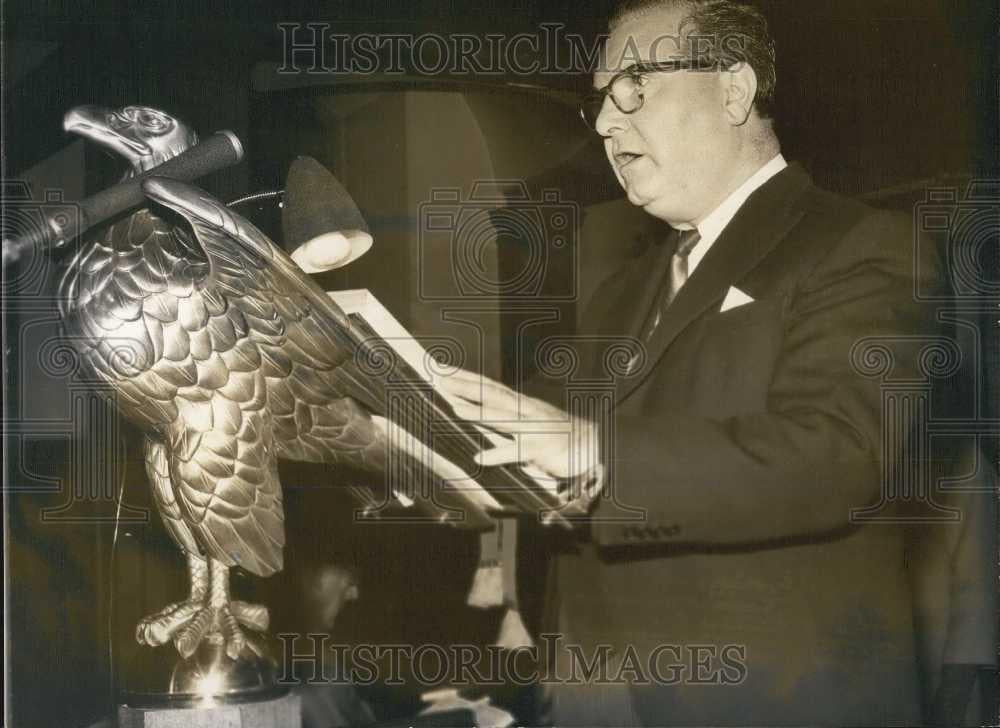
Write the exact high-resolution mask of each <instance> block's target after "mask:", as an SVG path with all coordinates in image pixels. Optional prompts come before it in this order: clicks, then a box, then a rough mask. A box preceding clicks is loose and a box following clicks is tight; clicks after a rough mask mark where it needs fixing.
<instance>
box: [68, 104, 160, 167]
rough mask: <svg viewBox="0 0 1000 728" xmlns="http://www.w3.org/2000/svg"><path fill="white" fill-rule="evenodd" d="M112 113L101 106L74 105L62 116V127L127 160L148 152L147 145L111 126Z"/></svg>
mask: <svg viewBox="0 0 1000 728" xmlns="http://www.w3.org/2000/svg"><path fill="white" fill-rule="evenodd" d="M114 115H115V112H114V111H112V110H111V109H106V108H104V107H103V106H93V105H90V104H87V105H84V106H76V107H74V108H72V109H70V110H69V111H67V112H66V116H64V117H63V129H64V130H65V131H67V132H70V133H72V134H78V135H79V136H82V137H83V138H84V139H89V140H91V141H93V142H97V143H98V144H100V145H102V146H104V147H106V148H108V149H109V150H110V151H112V152H114V153H116V154H119V155H121V156H122V157H125V158H126V159H128V160H129V161H132V160H134V159H135V158H136V157H140V156H143V155H146V154H149V153H150V151H151V150H150V148H149V146H148V145H146V144H143V143H142V142H140V141H138V140H136V139H132V138H131V137H130V136H128V135H126V134H123V133H121V132H119V131H117V130H115V129H113V128H111V125H110V119H112V118H113V117H114Z"/></svg>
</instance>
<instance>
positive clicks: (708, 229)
mask: <svg viewBox="0 0 1000 728" xmlns="http://www.w3.org/2000/svg"><path fill="white" fill-rule="evenodd" d="M787 166H788V162H786V161H785V158H784V156H782V155H781V154H780V153H779V154H777V155H775V157H774V158H773V159H771V160H770V161H769V162H767V163H766V164H765V165H764V166H763V167H761V168H760V169H758V170H757V171H756V172H754V173H753V174H752V175H751V176H750V177H749V178H748V179H747V180H746V182H744V183H743V184H742V185H740V186H739V187H737V188H736V190H734V191H733V193H732V194H730V195H729V197H727V198H726V199H725V200H723V201H722V204H720V205H719V206H718V207H716V208H715V209H714V210H712V212H711V213H709V214H708V216H706V217H705V219H704V220H702V221H701V224H700V225H698V234H699V235H700V236H701V240H699V241H698V244H697V245H696V246H695V247H694V249H693V250H692V251H691V254H690V255H689V256H688V271H689V272H692V273H693V272H694V269H695V268H696V267H697V266H698V263H700V262H701V259H702V258H703V257H705V254H706V253H707V252H708V249H709V248H710V247H711V246H712V243H714V242H715V240H716V238H718V237H719V235H721V234H722V231H723V230H724V229H725V227H726V225H728V224H729V222H730V221H731V220H732V219H733V217H734V216H735V215H736V213H737V212H738V211H739V209H740V208H741V207H742V206H743V203H744V202H746V201H747V198H748V197H750V195H752V194H753V193H754V191H755V190H756V189H757V188H758V187H760V186H761V185H763V184H764V183H765V182H767V181H768V180H769V179H771V178H772V177H773V176H774V175H776V174H778V172H780V171H781V170H783V169H784V168H785V167H787ZM678 227H680V226H678ZM689 229H690V228H689Z"/></svg>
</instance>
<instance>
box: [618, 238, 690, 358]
mask: <svg viewBox="0 0 1000 728" xmlns="http://www.w3.org/2000/svg"><path fill="white" fill-rule="evenodd" d="M699 240H701V236H700V235H699V234H698V231H697V230H685V231H683V232H682V233H680V235H679V236H678V238H677V247H676V248H675V249H674V254H673V255H672V256H671V257H670V269H669V271H668V272H667V276H666V280H665V281H664V283H663V285H662V286H661V287H660V292H659V293H658V294H657V295H656V301H655V303H654V304H653V308H652V310H650V312H649V316H647V317H646V323H645V324H643V327H642V331H641V332H640V334H639V340H640V341H641V342H642V344H643V346H648V345H649V342H650V341H652V339H653V334H655V333H656V329H657V327H658V326H659V325H660V321H661V319H662V318H663V312H664V311H666V310H667V306H669V305H670V304H671V303H673V301H674V299H675V298H676V297H677V293H678V292H679V291H680V290H681V286H683V285H684V284H685V283H686V282H687V279H688V256H689V255H690V254H691V251H692V250H694V247H695V246H696V245H697V244H698V241H699ZM638 359H639V356H638V355H636V356H634V357H632V359H631V360H630V361H629V365H628V368H629V371H631V370H632V369H633V368H634V367H635V365H636V364H637V363H638Z"/></svg>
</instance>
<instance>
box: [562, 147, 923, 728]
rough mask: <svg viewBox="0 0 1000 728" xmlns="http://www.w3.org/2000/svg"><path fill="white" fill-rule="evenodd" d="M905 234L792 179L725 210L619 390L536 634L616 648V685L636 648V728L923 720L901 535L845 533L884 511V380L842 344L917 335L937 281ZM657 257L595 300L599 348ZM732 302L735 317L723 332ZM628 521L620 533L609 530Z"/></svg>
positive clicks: (893, 372)
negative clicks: (609, 432) (734, 295)
mask: <svg viewBox="0 0 1000 728" xmlns="http://www.w3.org/2000/svg"><path fill="white" fill-rule="evenodd" d="M911 227H912V226H911V223H910V221H909V220H907V219H905V218H901V217H897V216H894V215H891V214H888V213H883V212H877V211H875V210H872V209H870V208H868V207H866V206H864V205H862V204H860V203H856V202H853V201H849V200H847V199H844V198H841V197H838V196H835V195H833V194H830V193H827V192H824V191H822V190H820V189H818V188H816V187H815V186H814V185H813V184H812V182H811V180H810V179H809V177H808V176H807V175H806V173H805V172H804V171H803V170H802V169H801V168H800V167H798V166H796V165H793V166H791V167H789V168H788V169H786V170H784V171H783V172H781V173H780V174H778V175H777V176H776V177H774V178H772V179H771V180H769V181H768V182H767V183H766V184H765V185H763V186H762V187H761V188H759V189H758V190H757V191H755V192H754V194H753V195H752V196H751V197H750V199H749V200H748V201H747V202H746V204H745V205H744V206H743V207H742V208H741V209H740V210H739V212H738V213H737V215H736V217H735V218H734V219H733V220H732V221H731V223H730V224H729V225H728V226H727V227H726V229H725V230H724V231H723V233H722V235H721V236H720V237H719V238H718V239H717V240H716V242H715V243H714V245H713V246H712V248H711V249H710V250H709V252H708V253H707V255H706V257H705V258H704V259H703V260H702V262H701V264H700V266H699V267H698V268H697V269H696V270H695V272H694V273H693V274H692V276H691V278H690V279H689V280H688V282H687V283H686V285H685V286H684V288H683V289H682V290H681V291H680V294H679V295H678V297H677V298H676V300H675V301H674V302H673V304H672V305H671V306H670V308H669V309H668V310H667V311H666V313H665V316H664V318H663V320H662V322H661V324H660V326H659V327H658V329H657V332H656V334H655V335H654V338H653V339H652V341H651V342H650V344H649V347H648V358H647V361H646V364H645V367H644V368H643V369H642V370H641V372H640V373H639V374H638V375H637V376H633V377H631V378H626V379H623V380H621V383H620V385H619V387H618V391H617V406H616V409H615V411H614V414H613V429H614V435H613V440H614V447H613V449H612V450H610V451H607V452H605V462H606V464H607V466H608V467H609V469H610V472H611V477H612V482H611V487H610V489H609V490H610V493H611V494H612V495H613V497H610V498H608V497H605V498H602V499H600V500H599V502H598V504H597V506H596V508H595V510H594V511H593V514H592V516H593V519H592V526H591V528H590V539H589V541H588V542H584V543H582V544H578V545H575V546H574V547H573V548H568V549H566V553H564V554H562V555H561V556H560V557H559V558H557V559H556V560H555V569H556V573H555V574H554V575H553V578H552V579H550V584H551V585H552V588H551V590H550V591H551V594H550V603H549V614H550V616H551V617H553V618H554V619H555V620H556V621H555V622H552V621H550V622H549V623H548V625H549V626H553V625H555V626H556V629H557V630H558V631H559V632H560V633H561V634H562V635H564V637H563V639H564V641H565V643H575V644H579V645H581V647H582V648H583V650H584V654H591V653H590V652H589V650H594V649H597V647H596V646H597V645H598V644H599V643H602V642H603V643H609V644H611V645H613V651H612V657H611V659H610V661H609V664H612V665H613V669H617V668H614V665H615V664H618V665H621V664H622V661H623V660H624V662H625V666H626V667H630V666H631V667H634V665H635V664H636V660H633V658H632V656H631V655H630V654H629V653H630V652H632V651H634V652H635V656H636V657H637V658H638V664H639V665H640V666H641V667H642V668H643V669H642V670H640V671H638V672H636V671H635V670H631V671H626V672H627V674H628V676H629V677H630V678H631V680H630V681H631V687H630V691H631V702H632V707H633V710H634V712H635V713H636V716H637V717H638V718H639V719H640V720H641V721H642V722H643V723H645V724H653V725H668V724H684V725H709V724H711V725H734V724H738V725H751V724H755V725H781V724H789V723H799V724H802V723H812V724H815V723H822V724H838V725H897V724H899V725H915V724H917V723H918V722H919V720H920V713H919V703H920V700H919V691H918V684H917V673H916V669H915V664H914V644H913V619H912V608H911V598H910V595H909V590H908V587H907V580H906V576H905V572H904V564H903V533H902V528H900V527H899V526H894V525H886V524H867V525H858V524H855V523H853V522H852V519H851V515H850V514H851V512H852V509H859V508H865V507H867V506H871V505H873V504H875V503H877V502H878V501H879V500H880V484H881V475H880V474H881V470H882V465H881V462H880V461H881V454H882V442H883V423H882V405H881V401H882V397H881V393H880V380H879V379H878V378H873V377H870V376H863V375H862V374H859V373H858V372H857V371H856V370H855V366H853V365H852V347H854V345H855V343H856V342H858V341H859V340H861V339H862V338H864V337H872V336H877V337H884V336H896V335H900V334H902V335H918V334H925V333H928V332H929V329H928V322H927V320H926V316H925V313H924V312H923V311H922V307H921V306H920V305H918V304H917V303H916V302H915V296H914V271H915V270H918V271H919V275H921V276H924V277H927V278H928V281H933V280H934V279H935V277H936V276H937V275H938V272H937V271H938V270H939V268H938V261H937V258H936V254H934V253H933V252H932V251H931V250H930V249H929V248H927V247H926V246H915V243H914V237H913V235H912V233H911ZM918 247H919V249H920V250H921V256H922V257H921V260H920V265H919V266H917V268H915V266H914V260H915V258H914V251H915V249H917V248H918ZM667 252H669V251H663V250H661V249H660V246H654V248H652V249H650V250H649V251H647V252H646V253H645V254H644V255H643V256H642V257H640V258H638V259H636V260H634V261H633V262H632V263H631V264H630V265H628V266H627V267H626V268H625V269H624V270H622V271H621V272H620V273H618V274H616V275H615V276H613V277H612V278H611V279H609V280H608V281H607V282H606V283H605V284H603V285H602V286H601V287H600V288H599V290H598V292H597V294H596V296H595V299H594V302H593V305H592V306H591V308H590V313H589V314H588V316H587V321H588V322H591V323H592V324H593V326H594V328H593V329H592V330H591V333H596V334H598V337H597V340H598V341H601V340H603V339H602V337H606V336H614V335H621V334H622V333H623V331H625V332H629V333H631V334H632V335H635V334H636V333H637V332H638V330H639V327H640V326H641V324H642V321H643V320H644V318H645V316H646V315H647V312H648V310H649V306H650V304H651V302H652V300H653V298H654V297H655V295H656V291H657V289H658V286H659V284H660V280H661V278H662V272H663V271H664V270H665V266H666V265H667V264H668V260H669V255H667V254H666V253H667ZM928 281H924V282H923V285H925V287H926V284H927V283H928ZM730 286H738V287H739V288H740V289H741V290H743V291H744V292H746V293H748V294H749V295H750V296H752V297H753V298H754V299H755V300H754V301H753V302H752V303H749V304H746V305H743V306H740V307H738V308H735V309H731V310H729V311H726V312H723V313H720V312H719V309H720V306H721V303H722V300H723V298H724V296H725V295H726V292H727V290H728V289H729V287H730ZM921 343H926V340H923V341H917V340H914V339H912V338H903V339H900V340H899V341H894V342H891V343H889V344H888V345H887V346H888V348H889V349H890V356H891V358H892V360H893V361H892V366H891V367H890V371H889V373H888V374H887V376H890V377H903V378H905V377H906V376H907V372H908V371H909V370H910V369H911V368H912V367H913V366H914V364H915V362H914V359H915V351H916V348H917V347H918V346H919V344H921ZM597 359H599V360H601V357H600V356H597ZM870 365H873V362H872V361H869V362H868V363H867V365H866V366H870ZM869 374H871V372H869ZM605 494H606V495H607V494H608V490H606V492H605ZM629 508H632V509H634V508H639V509H642V511H643V513H644V515H643V518H642V520H641V521H640V522H635V521H632V522H622V521H621V520H620V519H621V518H623V517H628V516H629V515H630V514H631V513H632V511H629V510H628V509H629ZM661 645H668V646H669V647H660V649H659V650H657V647H658V646H661ZM561 654H562V653H561ZM562 656H565V655H562ZM650 658H652V660H653V662H655V663H657V664H656V668H657V669H658V672H659V674H658V675H657V674H653V673H652V672H651V669H652V666H651V665H650ZM562 665H563V667H564V668H565V666H566V663H565V661H563V663H562ZM741 665H742V667H741ZM623 676H624V675H623ZM563 677H564V676H563ZM611 677H612V678H614V677H617V675H612V676H611ZM646 681H648V684H643V683H644V682H646ZM672 682H673V683H676V684H664V683H672ZM554 718H555V721H556V723H557V724H562V723H565V722H566V721H565V720H564V719H563V718H562V717H561V716H559V715H556V716H554Z"/></svg>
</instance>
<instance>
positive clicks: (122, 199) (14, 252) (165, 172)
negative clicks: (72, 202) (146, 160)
mask: <svg viewBox="0 0 1000 728" xmlns="http://www.w3.org/2000/svg"><path fill="white" fill-rule="evenodd" d="M241 159H243V145H242V144H241V143H240V140H239V138H238V137H237V136H236V135H235V134H234V133H233V132H231V131H228V130H223V131H217V132H215V133H214V134H212V135H211V136H209V137H207V138H206V139H205V140H204V141H202V142H200V143H199V144H196V145H195V146H193V147H191V148H190V149H188V150H186V151H184V152H182V153H181V154H178V155H177V156H176V157H174V158H173V159H169V160H167V161H166V162H164V163H163V164H161V165H159V166H157V167H154V168H153V169H150V170H148V171H146V172H143V173H142V174H140V175H138V176H136V177H132V178H130V179H127V180H124V181H123V182H119V183H118V184H116V185H114V186H112V187H109V188H108V189H106V190H102V191H101V192H98V193H97V194H95V195H91V196H90V197H88V198H86V199H84V200H82V201H80V202H79V203H77V204H78V206H79V215H76V216H66V215H63V214H60V213H54V212H46V211H45V210H44V208H43V209H42V210H41V211H40V212H41V217H42V219H41V224H40V225H36V226H34V227H33V228H32V229H31V230H29V231H26V232H24V233H22V234H20V235H15V236H13V237H10V238H4V241H3V263H4V265H5V266H6V265H14V264H16V263H17V261H18V260H20V259H21V258H22V257H23V256H24V255H25V254H26V253H28V252H29V251H31V250H32V249H33V248H36V247H38V246H42V247H44V248H47V249H48V248H55V249H58V248H61V247H63V246H64V245H66V244H67V243H68V242H69V241H71V240H73V239H74V238H75V237H77V236H78V235H82V234H83V233H85V232H87V230H89V229H90V228H92V227H93V226H95V225H99V224H100V223H102V222H104V221H105V220H108V219H110V218H112V217H114V216H115V215H118V214H119V213H122V212H125V211H126V210H128V209H129V208H131V207H137V206H139V205H141V204H143V203H144V202H145V201H146V196H145V195H143V193H142V187H141V185H142V181H143V180H144V179H146V178H147V177H151V176H153V175H156V176H157V177H169V178H171V179H176V180H181V181H184V182H190V181H192V180H195V179H198V178H199V177H204V176H205V175H207V174H210V173H212V172H216V171H218V170H220V169H225V168H226V167H231V166H233V165H234V164H236V163H237V162H239V161H240V160H241Z"/></svg>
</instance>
